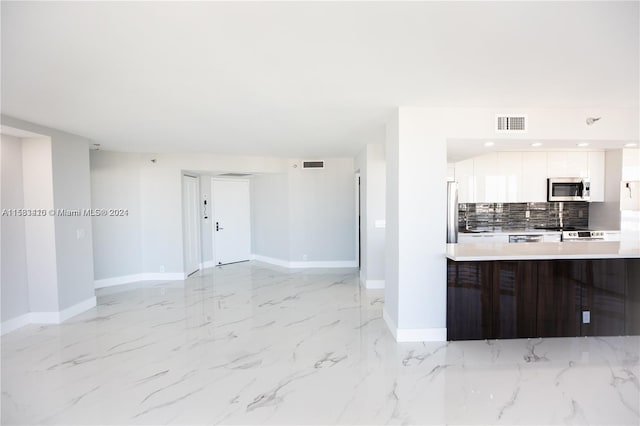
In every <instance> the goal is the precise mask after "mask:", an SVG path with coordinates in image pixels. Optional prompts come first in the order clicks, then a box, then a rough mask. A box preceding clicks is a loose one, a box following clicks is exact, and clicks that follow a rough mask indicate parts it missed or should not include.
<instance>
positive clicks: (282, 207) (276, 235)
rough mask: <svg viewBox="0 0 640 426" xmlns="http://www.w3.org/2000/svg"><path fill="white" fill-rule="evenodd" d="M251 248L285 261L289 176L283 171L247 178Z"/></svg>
mask: <svg viewBox="0 0 640 426" xmlns="http://www.w3.org/2000/svg"><path fill="white" fill-rule="evenodd" d="M251 250H252V253H253V254H255V255H258V256H265V257H269V258H273V259H278V260H282V261H284V262H288V261H289V178H288V176H287V174H286V173H274V174H263V175H259V176H255V177H253V178H252V179H251Z"/></svg>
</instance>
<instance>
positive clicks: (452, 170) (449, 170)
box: [447, 163, 456, 182]
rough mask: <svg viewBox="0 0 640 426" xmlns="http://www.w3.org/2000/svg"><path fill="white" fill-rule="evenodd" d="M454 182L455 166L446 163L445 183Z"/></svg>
mask: <svg viewBox="0 0 640 426" xmlns="http://www.w3.org/2000/svg"><path fill="white" fill-rule="evenodd" d="M454 180H456V165H455V164H453V163H447V182H453V181H454Z"/></svg>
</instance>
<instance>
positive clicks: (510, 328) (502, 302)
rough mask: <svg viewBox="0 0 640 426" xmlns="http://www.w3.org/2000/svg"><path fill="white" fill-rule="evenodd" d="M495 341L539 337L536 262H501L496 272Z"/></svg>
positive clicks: (494, 303)
mask: <svg viewBox="0 0 640 426" xmlns="http://www.w3.org/2000/svg"><path fill="white" fill-rule="evenodd" d="M493 278H494V294H493V333H492V334H493V336H492V337H493V338H499V339H500V338H518V337H520V338H521V337H536V314H537V312H536V310H537V308H536V306H537V302H538V294H537V293H538V274H537V265H536V262H531V261H520V262H518V261H516V262H508V261H499V262H495V264H494V270H493Z"/></svg>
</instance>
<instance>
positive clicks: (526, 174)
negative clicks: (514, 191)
mask: <svg viewBox="0 0 640 426" xmlns="http://www.w3.org/2000/svg"><path fill="white" fill-rule="evenodd" d="M548 176H549V174H548V172H547V153H546V152H537V151H536V152H523V153H522V179H521V182H520V194H519V196H518V201H519V202H527V203H543V202H545V201H547V177H548Z"/></svg>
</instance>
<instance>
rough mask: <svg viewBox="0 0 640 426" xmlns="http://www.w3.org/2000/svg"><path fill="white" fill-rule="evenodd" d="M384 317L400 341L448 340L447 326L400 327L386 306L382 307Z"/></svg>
mask: <svg viewBox="0 0 640 426" xmlns="http://www.w3.org/2000/svg"><path fill="white" fill-rule="evenodd" d="M382 317H383V318H384V322H385V323H386V324H387V327H389V331H391V334H392V335H393V337H394V338H395V339H396V342H398V343H411V342H446V341H447V329H446V328H398V327H397V326H396V324H395V322H394V321H393V319H392V318H391V316H390V315H389V314H388V313H387V310H386V309H384V308H383V309H382Z"/></svg>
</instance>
